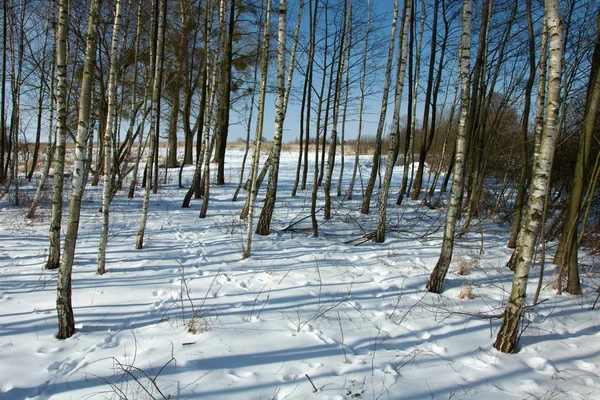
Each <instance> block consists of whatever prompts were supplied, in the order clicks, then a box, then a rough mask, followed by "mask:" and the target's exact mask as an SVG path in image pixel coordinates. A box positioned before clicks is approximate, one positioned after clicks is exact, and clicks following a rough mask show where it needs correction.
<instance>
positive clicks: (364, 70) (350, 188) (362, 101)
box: [348, 0, 371, 200]
mask: <svg viewBox="0 0 600 400" xmlns="http://www.w3.org/2000/svg"><path fill="white" fill-rule="evenodd" d="M370 33H371V0H367V32H366V34H365V44H364V47H363V59H362V70H361V74H360V99H359V103H358V131H357V132H356V148H355V149H354V168H353V169H352V178H350V185H349V186H348V200H352V197H353V194H354V193H353V192H354V183H355V182H356V172H357V171H358V168H360V165H359V157H360V137H361V134H362V122H363V109H364V105H365V79H366V76H367V50H368V49H369V34H370Z"/></svg>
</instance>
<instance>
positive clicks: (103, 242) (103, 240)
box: [96, 0, 122, 275]
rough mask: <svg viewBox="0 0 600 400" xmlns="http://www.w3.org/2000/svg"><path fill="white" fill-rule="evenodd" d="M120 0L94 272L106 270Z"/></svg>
mask: <svg viewBox="0 0 600 400" xmlns="http://www.w3.org/2000/svg"><path fill="white" fill-rule="evenodd" d="M121 7H122V3H121V0H117V4H116V5H115V21H114V24H113V32H112V45H111V53H110V72H109V78H108V112H107V120H106V131H105V132H104V182H103V191H102V230H101V232H100V245H99V246H98V267H97V269H96V273H97V274H98V275H103V274H104V273H105V272H106V246H107V244H108V228H109V224H110V200H111V191H112V188H111V181H112V179H111V176H112V164H113V134H114V130H115V129H114V123H115V120H116V119H117V114H118V109H117V104H116V103H117V63H118V60H117V57H118V56H119V36H120V35H121Z"/></svg>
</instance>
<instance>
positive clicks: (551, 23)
mask: <svg viewBox="0 0 600 400" xmlns="http://www.w3.org/2000/svg"><path fill="white" fill-rule="evenodd" d="M544 9H545V10H544V11H545V19H546V24H547V28H548V36H549V41H550V44H549V56H548V95H547V99H546V119H545V121H544V128H543V133H542V137H541V142H540V147H539V154H537V156H536V158H535V160H534V167H533V174H532V181H531V191H530V195H529V199H528V200H527V204H526V206H525V212H524V215H523V222H522V224H521V229H520V232H519V237H518V239H517V247H516V249H515V252H516V254H518V257H517V258H516V260H515V274H514V276H513V281H512V289H511V292H510V297H509V300H508V304H507V305H506V309H505V311H504V317H503V320H502V325H501V326H500V330H499V331H498V335H497V337H496V341H495V343H494V347H495V348H496V349H498V351H501V352H503V353H514V352H516V351H518V344H519V343H518V340H519V326H520V321H521V313H522V311H523V306H524V302H525V297H526V290H527V279H528V277H529V267H530V265H531V261H532V259H533V254H534V251H535V244H536V240H537V236H538V233H539V228H540V225H541V222H542V215H543V208H544V199H545V197H546V191H547V187H548V184H549V177H550V170H551V168H552V161H553V157H554V148H555V142H556V138H557V136H558V112H559V107H560V101H561V98H560V89H561V76H562V62H563V41H564V33H563V25H562V20H561V17H560V10H559V4H558V0H545V1H544Z"/></svg>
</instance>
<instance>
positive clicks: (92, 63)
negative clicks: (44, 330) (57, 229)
mask: <svg viewBox="0 0 600 400" xmlns="http://www.w3.org/2000/svg"><path fill="white" fill-rule="evenodd" d="M99 3H100V1H99V0H92V1H91V2H90V14H89V20H88V30H87V43H86V50H85V62H84V67H83V78H82V81H81V94H80V96H79V116H78V123H77V141H76V147H75V161H74V164H73V184H72V191H71V199H70V201H69V219H68V222H67V232H66V234H65V249H64V252H63V255H62V259H61V263H60V269H59V270H58V276H59V279H58V283H59V285H58V291H57V298H56V311H57V315H58V338H59V339H66V338H69V337H71V336H73V333H74V332H75V318H74V316H73V307H72V304H71V272H72V270H73V261H74V258H75V246H76V244H77V235H78V233H79V217H80V214H81V200H82V198H83V191H84V190H85V181H86V179H85V176H86V168H85V164H86V163H89V162H90V161H91V160H89V159H88V160H86V158H87V154H88V153H87V148H88V135H89V132H90V114H91V112H90V111H91V107H90V105H91V99H92V90H93V88H94V68H95V67H96V47H97V46H96V38H97V36H98V8H99Z"/></svg>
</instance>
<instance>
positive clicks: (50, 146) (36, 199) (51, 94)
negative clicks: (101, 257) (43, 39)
mask: <svg viewBox="0 0 600 400" xmlns="http://www.w3.org/2000/svg"><path fill="white" fill-rule="evenodd" d="M51 14H52V16H51V18H52V43H53V45H52V60H53V61H52V64H51V65H50V73H49V75H50V90H49V97H50V105H49V107H48V109H49V115H48V144H47V146H46V156H45V157H46V158H45V160H44V169H43V170H42V176H41V177H40V180H39V182H38V185H37V189H36V191H35V195H34V196H33V200H32V201H31V205H30V206H29V210H28V211H27V215H26V217H27V218H33V217H34V215H35V211H36V209H37V207H38V205H39V204H40V200H41V199H42V192H43V191H44V188H45V187H46V181H47V180H48V173H49V172H50V165H51V164H52V155H53V154H54V150H55V144H54V143H53V141H54V99H55V96H54V83H55V81H56V79H55V72H56V34H57V30H56V14H55V12H54V6H52V12H51ZM0 134H1V133H0Z"/></svg>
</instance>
